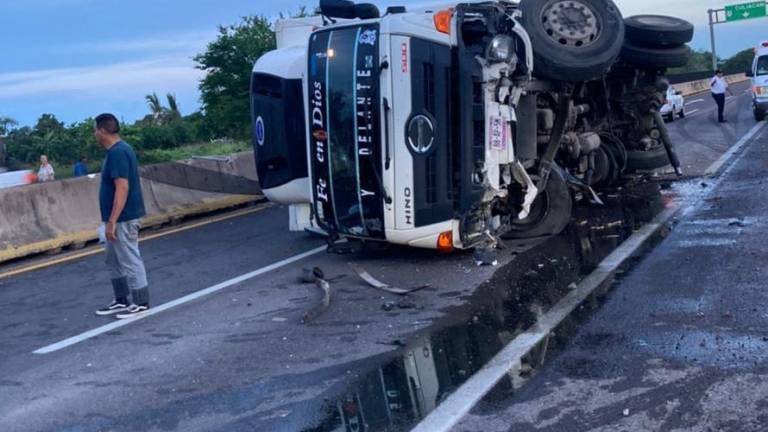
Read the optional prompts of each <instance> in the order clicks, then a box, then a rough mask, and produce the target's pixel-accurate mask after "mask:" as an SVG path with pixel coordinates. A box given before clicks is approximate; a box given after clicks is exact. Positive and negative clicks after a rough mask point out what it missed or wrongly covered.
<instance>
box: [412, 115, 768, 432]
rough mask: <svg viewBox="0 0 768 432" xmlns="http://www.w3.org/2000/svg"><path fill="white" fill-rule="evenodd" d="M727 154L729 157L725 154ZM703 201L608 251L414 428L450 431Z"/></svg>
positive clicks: (669, 213) (666, 215)
mask: <svg viewBox="0 0 768 432" xmlns="http://www.w3.org/2000/svg"><path fill="white" fill-rule="evenodd" d="M765 124H766V122H765V121H764V122H761V124H758V125H756V126H755V127H754V128H752V130H750V131H749V132H748V133H747V134H746V135H745V136H744V137H742V139H741V140H739V141H738V142H737V143H736V144H735V145H734V146H733V147H732V148H731V151H728V152H727V153H726V154H725V155H723V157H722V158H721V159H722V160H718V161H717V162H715V163H714V164H712V165H711V166H710V167H709V168H708V169H707V172H717V171H718V170H719V168H720V167H721V166H722V165H723V164H725V163H726V162H728V161H729V160H730V159H731V158H734V160H733V161H732V163H731V165H730V166H729V167H728V168H727V169H726V170H725V172H723V174H722V175H721V176H720V177H719V178H718V179H717V180H715V181H714V185H713V186H712V189H711V190H714V188H716V187H717V186H718V185H719V184H720V183H721V182H722V180H723V178H724V177H725V174H727V173H728V172H729V171H730V170H731V169H732V168H733V167H734V166H735V165H736V163H737V162H738V161H739V160H741V158H742V157H744V155H745V154H746V152H745V153H741V154H740V155H739V156H736V152H737V151H738V150H739V149H740V148H741V147H743V146H744V145H745V144H746V143H747V142H749V140H750V139H751V138H752V137H754V136H755V134H757V132H759V131H760V130H761V129H762V127H763V126H765ZM726 156H727V157H726ZM702 202H703V201H700V202H698V203H694V204H693V205H690V206H688V207H686V208H683V209H680V208H677V207H675V208H669V209H667V210H665V211H663V212H662V213H661V214H659V215H658V216H657V217H656V218H655V219H654V220H653V221H652V222H651V223H649V224H647V225H645V226H643V227H642V228H640V230H638V231H637V232H636V233H635V234H633V235H632V236H630V237H629V238H628V239H627V240H626V241H625V242H624V243H622V244H621V246H619V248H618V249H616V250H615V251H614V252H613V253H611V254H610V255H608V256H607V257H606V258H605V259H604V260H603V261H602V262H601V263H600V265H599V266H598V267H597V269H595V271H593V272H592V273H590V274H589V276H587V277H586V278H585V279H584V280H583V281H581V283H580V284H579V285H578V287H577V288H576V289H575V290H573V291H572V292H571V293H569V294H568V295H567V296H566V297H564V298H563V299H562V300H560V302H558V303H557V304H556V305H555V306H553V307H552V308H551V309H550V310H549V311H548V312H547V313H545V314H544V315H542V316H541V318H540V319H539V322H538V323H537V324H536V325H535V326H534V327H532V328H530V329H529V330H527V331H526V332H524V333H522V334H520V335H518V336H517V337H516V338H515V339H513V340H512V341H511V342H510V343H509V344H507V345H506V346H505V347H504V348H503V349H502V350H501V352H499V353H498V354H497V355H496V356H495V357H494V358H493V359H491V361H489V362H488V363H487V364H486V365H485V366H483V368H482V369H480V370H479V371H478V372H477V373H475V374H474V375H472V377H470V378H469V380H467V381H466V382H465V383H464V384H462V385H461V386H460V387H459V388H458V389H457V390H456V391H455V392H454V393H453V394H451V395H450V396H449V397H448V398H447V399H446V400H445V401H444V402H443V403H442V404H440V405H438V406H437V408H435V410H434V411H432V412H431V413H430V414H429V415H427V417H425V418H424V420H422V421H421V422H420V423H419V424H418V425H416V427H415V428H413V429H412V430H411V432H448V431H450V430H451V429H452V428H453V427H454V426H456V425H457V424H458V423H459V422H460V421H461V419H462V418H464V416H466V415H467V414H468V413H469V411H470V410H471V409H472V408H473V407H474V406H475V405H477V403H478V402H480V401H481V400H482V399H483V398H484V397H485V395H486V394H488V392H490V391H491V390H492V389H493V387H494V386H495V385H496V384H497V383H498V382H499V380H500V379H502V378H503V377H504V376H507V375H508V374H509V372H510V370H511V369H512V368H513V367H514V365H516V364H520V361H521V358H522V357H523V356H524V355H526V354H528V353H529V352H530V351H531V349H533V348H534V347H535V346H537V345H538V344H539V343H541V342H542V341H543V340H544V338H545V337H547V336H548V335H549V334H550V333H551V332H552V330H554V329H555V328H556V327H557V326H558V325H559V324H560V322H562V320H563V319H565V318H566V317H567V316H568V315H570V313H571V312H572V311H573V310H575V309H576V308H577V307H578V306H579V305H580V304H581V303H582V302H583V301H584V300H585V299H587V298H588V297H589V295H590V294H591V293H592V292H593V291H594V290H596V289H597V288H599V287H600V286H601V285H602V284H603V283H605V281H606V280H608V279H609V278H610V277H611V275H613V274H614V273H615V271H616V270H617V269H618V268H619V266H620V265H621V264H622V263H623V262H624V261H625V260H626V259H627V258H629V257H631V256H633V255H634V254H635V253H636V251H637V250H638V249H639V248H640V247H642V246H643V245H644V244H645V243H646V241H647V240H648V239H649V238H650V237H651V236H652V235H654V234H655V233H656V232H657V231H658V230H659V229H661V228H662V227H663V226H665V225H666V224H667V223H668V222H669V221H670V220H671V219H672V218H673V217H675V216H676V215H678V211H680V212H681V213H683V214H687V213H690V212H691V211H693V210H694V209H696V208H698V207H699V206H700V205H701V203H702Z"/></svg>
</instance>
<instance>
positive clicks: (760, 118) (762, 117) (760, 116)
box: [754, 108, 765, 121]
mask: <svg viewBox="0 0 768 432" xmlns="http://www.w3.org/2000/svg"><path fill="white" fill-rule="evenodd" d="M754 114H755V121H763V120H765V111H761V110H759V109H757V108H755V110H754Z"/></svg>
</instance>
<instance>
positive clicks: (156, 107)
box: [145, 93, 165, 123]
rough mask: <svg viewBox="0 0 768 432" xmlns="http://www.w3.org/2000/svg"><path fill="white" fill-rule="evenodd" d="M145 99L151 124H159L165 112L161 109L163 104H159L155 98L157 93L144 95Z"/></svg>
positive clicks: (158, 99) (157, 98)
mask: <svg viewBox="0 0 768 432" xmlns="http://www.w3.org/2000/svg"><path fill="white" fill-rule="evenodd" d="M145 99H146V100H147V106H148V107H149V111H150V113H151V114H152V120H153V122H154V123H160V120H161V119H162V117H163V113H164V112H165V108H164V107H163V104H161V103H160V98H159V97H157V93H152V94H151V95H146V96H145Z"/></svg>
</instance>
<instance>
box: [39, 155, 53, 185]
mask: <svg viewBox="0 0 768 432" xmlns="http://www.w3.org/2000/svg"><path fill="white" fill-rule="evenodd" d="M55 179H56V174H55V173H54V171H53V165H51V164H50V163H49V162H48V156H46V155H40V169H39V170H37V181H39V182H40V183H44V182H49V181H54V180H55Z"/></svg>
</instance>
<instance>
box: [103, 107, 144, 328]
mask: <svg viewBox="0 0 768 432" xmlns="http://www.w3.org/2000/svg"><path fill="white" fill-rule="evenodd" d="M119 133H120V123H119V122H118V120H117V118H116V117H115V116H114V115H112V114H102V115H100V116H98V117H96V129H95V132H94V134H95V136H96V140H97V141H98V142H99V144H101V146H102V147H104V149H105V150H106V153H107V155H106V157H105V158H104V163H103V164H102V169H101V186H100V188H99V207H100V209H101V221H102V222H103V223H104V225H103V229H104V235H105V237H106V243H107V245H106V248H105V249H106V254H107V266H108V267H109V269H110V272H111V275H112V288H113V291H114V294H115V299H114V301H113V302H112V303H110V304H109V305H107V306H106V307H104V308H102V309H99V310H98V311H96V314H97V315H115V314H116V315H117V318H118V319H123V318H130V317H132V316H136V315H140V314H142V313H146V312H147V311H148V310H149V286H148V285H149V284H148V282H147V272H146V270H145V268H144V261H143V260H142V258H141V253H140V252H139V229H140V228H141V218H142V217H144V216H145V215H146V210H145V209H144V197H143V195H142V193H141V180H140V178H139V162H138V159H137V158H136V153H134V151H133V149H132V148H131V146H129V145H128V144H127V143H126V142H125V141H123V140H122V139H121V138H120V135H119ZM129 295H130V297H131V298H132V299H133V303H131V302H129V301H128V297H129Z"/></svg>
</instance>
